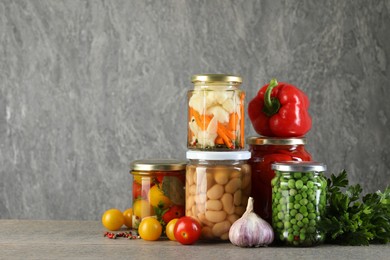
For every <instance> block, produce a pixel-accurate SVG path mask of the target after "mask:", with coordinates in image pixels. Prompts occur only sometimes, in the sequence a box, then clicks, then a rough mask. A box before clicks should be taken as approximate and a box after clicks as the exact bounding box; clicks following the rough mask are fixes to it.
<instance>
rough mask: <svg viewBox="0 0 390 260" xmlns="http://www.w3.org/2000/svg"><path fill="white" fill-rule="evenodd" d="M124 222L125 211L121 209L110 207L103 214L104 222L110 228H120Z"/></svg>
mask: <svg viewBox="0 0 390 260" xmlns="http://www.w3.org/2000/svg"><path fill="white" fill-rule="evenodd" d="M124 222H125V220H124V217H123V213H122V212H121V211H120V210H119V209H109V210H107V211H106V212H104V214H103V216H102V224H103V226H104V227H105V228H107V229H108V230H112V231H114V230H119V229H120V228H121V227H122V226H123V224H124Z"/></svg>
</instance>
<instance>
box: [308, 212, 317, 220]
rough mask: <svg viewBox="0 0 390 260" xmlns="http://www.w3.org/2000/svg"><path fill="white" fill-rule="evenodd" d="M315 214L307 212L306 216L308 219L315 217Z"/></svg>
mask: <svg viewBox="0 0 390 260" xmlns="http://www.w3.org/2000/svg"><path fill="white" fill-rule="evenodd" d="M316 216H317V215H316V214H315V213H313V212H312V213H309V215H308V216H307V217H308V218H309V219H315V218H316Z"/></svg>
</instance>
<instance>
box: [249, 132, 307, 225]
mask: <svg viewBox="0 0 390 260" xmlns="http://www.w3.org/2000/svg"><path fill="white" fill-rule="evenodd" d="M247 143H248V144H249V151H250V152H251V154H252V155H251V159H250V160H249V164H250V166H251V169H252V191H251V196H252V197H253V198H254V211H255V212H256V213H257V214H258V215H259V216H260V217H262V218H263V219H265V220H266V221H268V223H270V224H272V187H271V180H272V179H273V178H274V177H275V173H274V171H273V170H272V169H271V165H272V163H274V162H283V161H311V160H312V157H311V155H310V153H309V152H308V151H307V150H306V148H305V144H306V139H305V138H304V137H302V138H278V137H249V138H248V139H247Z"/></svg>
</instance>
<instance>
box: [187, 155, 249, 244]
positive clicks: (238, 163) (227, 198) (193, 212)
mask: <svg viewBox="0 0 390 260" xmlns="http://www.w3.org/2000/svg"><path fill="white" fill-rule="evenodd" d="M249 157H250V153H249V152H248V151H238V152H203V151H188V152H187V159H189V163H188V165H187V172H186V216H191V217H193V218H195V219H197V220H198V221H199V223H200V224H201V226H202V235H201V239H203V240H228V238H229V229H230V227H231V225H232V224H233V223H234V221H236V220H237V219H239V218H240V217H241V216H242V214H243V213H244V212H245V209H246V205H247V202H248V198H249V195H250V189H251V185H250V182H251V171H250V166H249V164H248V163H247V160H248V159H249Z"/></svg>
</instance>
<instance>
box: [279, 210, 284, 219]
mask: <svg viewBox="0 0 390 260" xmlns="http://www.w3.org/2000/svg"><path fill="white" fill-rule="evenodd" d="M283 218H284V214H283V213H282V212H279V213H278V219H280V220H282V219H283Z"/></svg>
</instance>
